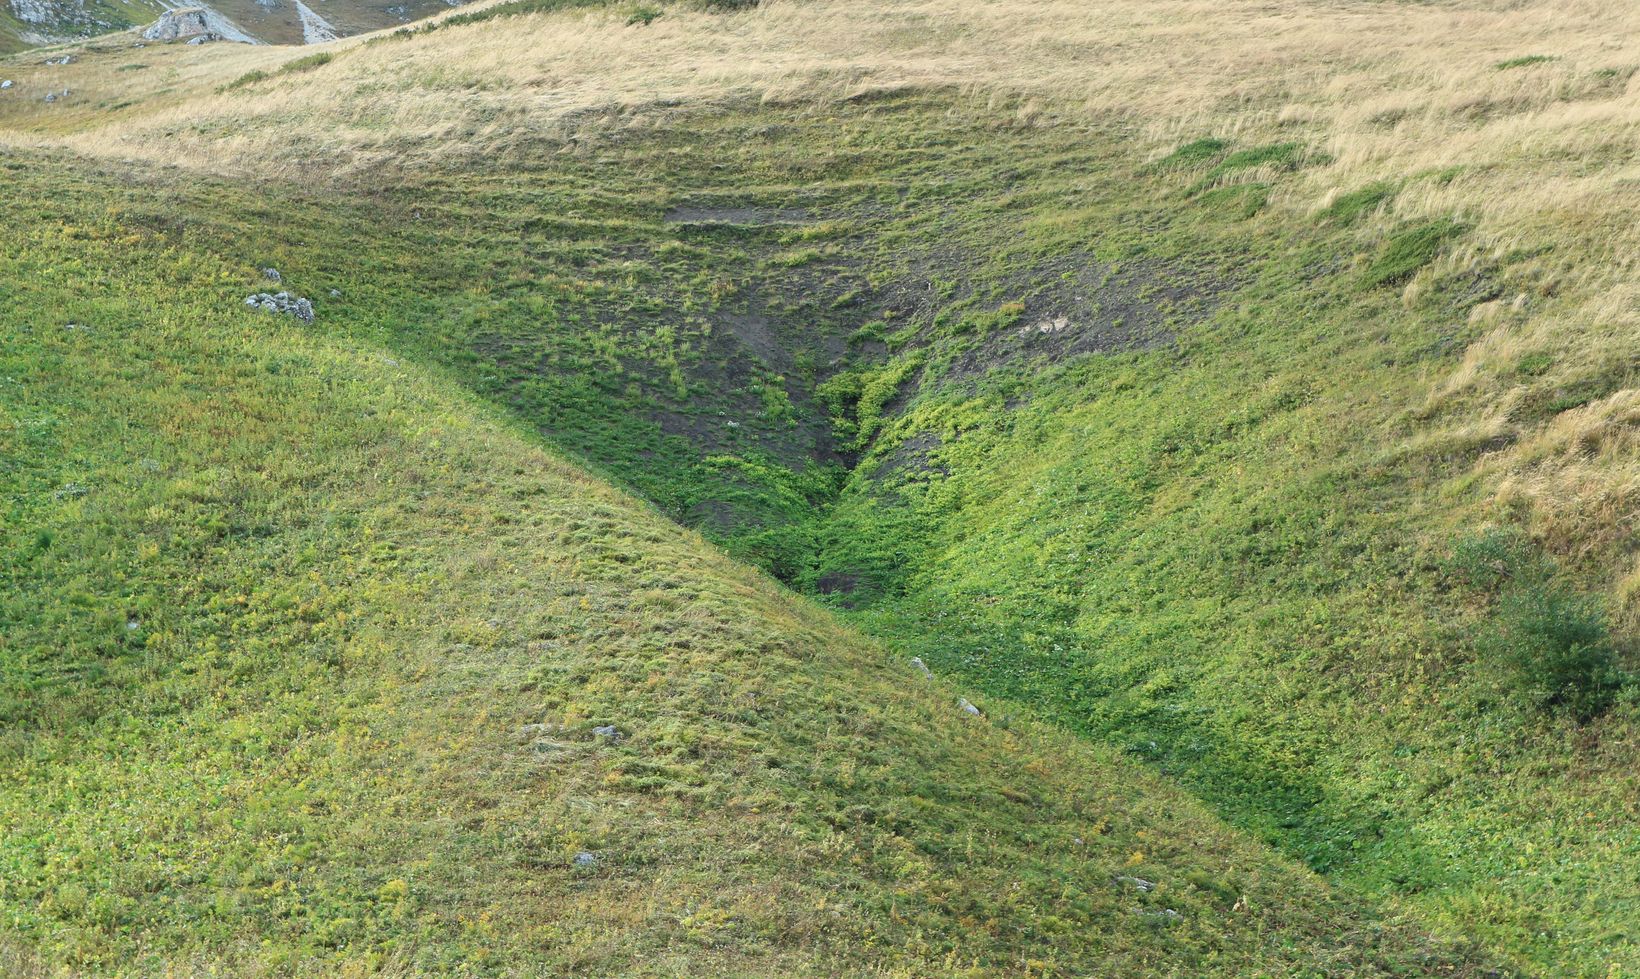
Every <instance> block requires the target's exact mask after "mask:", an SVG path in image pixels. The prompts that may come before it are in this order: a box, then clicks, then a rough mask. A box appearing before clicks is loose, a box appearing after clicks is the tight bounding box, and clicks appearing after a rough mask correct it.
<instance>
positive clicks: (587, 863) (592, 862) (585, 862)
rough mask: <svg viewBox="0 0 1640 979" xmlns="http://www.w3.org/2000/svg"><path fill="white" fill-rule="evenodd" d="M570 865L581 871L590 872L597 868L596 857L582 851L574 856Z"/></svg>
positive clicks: (594, 854) (593, 854)
mask: <svg viewBox="0 0 1640 979" xmlns="http://www.w3.org/2000/svg"><path fill="white" fill-rule="evenodd" d="M571 863H573V864H574V865H575V866H576V867H579V868H580V869H582V870H591V869H592V868H593V867H596V866H598V855H597V854H596V853H588V852H587V851H585V850H582V851H581V852H580V853H577V854H576V855H575V859H574V860H572V861H571Z"/></svg>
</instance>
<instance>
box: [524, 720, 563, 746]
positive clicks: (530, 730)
mask: <svg viewBox="0 0 1640 979" xmlns="http://www.w3.org/2000/svg"><path fill="white" fill-rule="evenodd" d="M556 730H557V728H555V727H553V726H552V725H551V724H526V725H524V726H523V727H521V728H519V729H518V730H517V731H516V732H514V734H513V737H514V738H515V739H516V740H517V741H518V743H519V744H528V743H529V742H531V741H534V740H535V739H536V738H544V737H546V736H547V735H549V734H551V733H553V732H554V731H556Z"/></svg>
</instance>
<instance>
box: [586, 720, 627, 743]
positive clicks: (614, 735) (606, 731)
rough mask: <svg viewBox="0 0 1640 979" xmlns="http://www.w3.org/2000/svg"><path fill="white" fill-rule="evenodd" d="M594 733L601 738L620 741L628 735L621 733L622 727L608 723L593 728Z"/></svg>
mask: <svg viewBox="0 0 1640 979" xmlns="http://www.w3.org/2000/svg"><path fill="white" fill-rule="evenodd" d="M592 733H593V734H596V735H597V736H598V737H600V738H608V739H609V740H611V741H619V740H621V739H622V738H624V737H625V736H626V735H624V734H622V733H621V729H620V728H618V727H616V726H615V725H613V724H606V725H604V726H603V727H595V728H593V729H592Z"/></svg>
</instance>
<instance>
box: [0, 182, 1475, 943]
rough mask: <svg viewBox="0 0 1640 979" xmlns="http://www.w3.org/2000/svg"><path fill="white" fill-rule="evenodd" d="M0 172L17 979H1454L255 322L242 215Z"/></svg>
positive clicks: (612, 503)
mask: <svg viewBox="0 0 1640 979" xmlns="http://www.w3.org/2000/svg"><path fill="white" fill-rule="evenodd" d="M3 167H4V169H3V170H0V183H3V185H4V188H5V190H6V193H7V199H8V201H11V202H13V203H12V205H11V206H8V207H7V208H6V210H5V212H4V214H3V216H0V221H3V222H4V229H3V230H4V234H5V239H6V241H7V242H8V248H7V250H6V252H5V253H4V256H3V258H0V336H3V337H4V342H3V344H0V413H3V414H0V418H3V423H0V487H3V496H0V499H3V505H4V511H3V512H4V515H5V516H4V522H3V524H0V550H3V553H4V554H5V561H4V568H5V572H4V579H3V581H4V587H3V588H0V626H3V628H0V637H3V638H0V719H3V724H0V758H3V759H4V764H3V765H0V929H3V934H4V936H5V937H4V947H5V948H6V949H7V951H5V952H0V965H3V966H4V967H5V971H6V972H7V974H10V975H25V976H26V975H31V974H36V973H38V974H42V975H57V974H62V973H65V972H66V973H67V974H86V975H160V974H177V973H178V972H185V973H186V972H196V971H198V972H203V971H208V970H219V971H220V970H226V971H227V972H230V973H232V974H234V975H351V974H361V975H362V974H378V973H385V974H389V975H410V974H426V975H451V974H468V975H539V974H563V973H567V972H582V973H591V974H616V973H619V974H667V975H676V974H729V975H751V974H787V975H789V974H820V973H825V974H847V973H869V974H888V975H929V974H963V973H965V972H971V973H973V974H1018V975H1088V974H1101V975H1134V974H1178V975H1201V974H1215V975H1224V974H1238V973H1239V974H1284V975H1286V974H1293V975H1298V974H1315V975H1322V974H1325V975H1343V974H1382V973H1390V972H1401V973H1408V972H1423V971H1428V970H1439V971H1441V972H1442V973H1443V974H1465V973H1468V972H1472V971H1474V970H1475V969H1476V966H1475V965H1474V964H1473V963H1472V962H1471V961H1470V960H1469V959H1467V958H1466V957H1465V956H1463V955H1462V954H1456V953H1454V952H1452V951H1451V950H1450V949H1447V948H1445V947H1444V946H1442V945H1440V944H1438V943H1432V942H1430V941H1429V940H1427V939H1425V938H1422V937H1420V935H1419V934H1418V933H1416V932H1415V931H1411V930H1408V929H1407V928H1406V927H1404V926H1401V925H1386V924H1383V923H1380V922H1378V921H1376V920H1375V918H1374V917H1373V915H1372V914H1371V913H1369V912H1367V911H1366V910H1364V909H1363V908H1362V907H1360V906H1359V905H1357V904H1354V903H1352V902H1350V901H1347V900H1343V899H1340V898H1338V897H1335V896H1333V895H1332V894H1331V893H1330V891H1329V890H1328V888H1327V887H1326V886H1325V885H1323V884H1322V883H1321V882H1320V881H1319V880H1318V879H1317V878H1315V877H1314V876H1313V875H1311V874H1309V873H1308V872H1307V871H1305V870H1302V869H1300V868H1298V867H1296V866H1295V865H1293V864H1291V863H1288V862H1286V861H1284V860H1282V859H1280V858H1276V857H1273V856H1271V855H1270V853H1269V851H1267V850H1265V849H1263V848H1261V847H1259V846H1258V845H1255V844H1252V843H1250V842H1248V841H1247V840H1246V839H1244V838H1241V837H1239V836H1237V835H1236V834H1235V833H1233V832H1231V831H1229V830H1227V829H1226V828H1225V827H1224V825H1223V824H1222V823H1221V822H1219V821H1217V820H1216V819H1214V818H1213V817H1211V816H1210V815H1209V814H1207V813H1206V812H1205V811H1204V810H1203V809H1202V808H1201V807H1200V806H1199V805H1197V804H1196V803H1194V802H1193V801H1191V800H1190V799H1189V798H1187V797H1186V796H1184V795H1183V794H1182V793H1180V792H1178V791H1177V790H1174V789H1172V788H1169V787H1167V786H1166V785H1165V784H1164V783H1162V782H1161V781H1160V780H1158V779H1157V778H1156V777H1155V776H1153V775H1151V774H1149V773H1146V772H1144V771H1143V770H1142V769H1141V768H1140V767H1138V766H1135V765H1133V764H1131V763H1128V762H1125V761H1119V760H1116V759H1114V758H1112V757H1111V755H1110V753H1109V752H1106V751H1104V750H1102V749H1098V748H1095V747H1091V746H1089V745H1088V744H1086V743H1083V742H1080V741H1077V740H1076V739H1074V738H1071V737H1069V736H1067V735H1064V734H1058V733H1054V732H1052V731H1050V730H1048V729H1046V728H1044V727H1042V726H1039V725H1037V724H1035V723H1029V722H1026V721H1023V720H1012V721H1010V720H1009V719H1008V718H1007V717H1006V716H1004V707H1003V705H1000V704H999V705H997V706H996V707H995V708H993V709H992V711H991V713H990V714H989V715H988V716H986V717H983V718H976V717H971V716H969V715H968V714H966V713H964V712H963V711H961V710H960V709H959V708H958V706H957V703H956V692H955V691H954V690H953V689H952V688H950V687H948V686H945V685H944V684H942V683H937V682H930V681H926V680H924V679H922V678H921V677H920V676H919V675H918V674H917V673H916V672H915V671H913V670H911V669H910V668H908V667H907V666H906V665H905V663H904V662H903V661H901V660H898V659H894V658H890V657H887V656H885V655H884V653H883V652H882V651H881V650H880V649H879V648H878V647H876V646H874V645H872V644H871V643H869V642H867V641H866V640H863V639H861V638H859V637H858V636H856V635H854V634H852V633H850V632H848V631H847V630H845V629H843V628H841V627H840V626H839V625H838V624H837V623H836V622H835V621H834V620H833V619H832V618H831V617H830V616H829V615H828V614H826V613H824V612H822V611H819V610H816V609H815V608H814V607H813V606H812V605H810V604H808V603H806V602H804V601H802V600H800V599H799V598H797V597H795V596H794V595H792V594H791V593H790V592H788V591H785V590H783V589H782V588H780V587H779V586H777V585H776V584H774V583H773V582H771V581H769V580H768V579H766V578H764V577H762V576H760V575H759V574H757V573H755V572H753V571H751V570H748V569H747V568H745V567H744V566H742V565H739V564H736V563H733V562H732V561H730V560H729V559H727V558H725V557H724V556H722V555H721V554H720V553H718V552H716V551H714V550H713V549H712V548H711V547H709V546H707V545H706V544H705V543H704V542H703V541H702V540H701V539H700V538H698V537H697V536H695V535H694V534H692V533H690V532H688V531H685V530H682V529H680V528H679V527H677V526H676V525H675V524H673V523H671V522H669V521H668V520H666V519H664V518H663V517H662V516H661V515H660V514H658V513H657V512H656V511H655V510H654V509H652V508H651V507H649V506H647V505H645V504H643V503H640V502H639V501H637V500H636V499H634V498H632V497H630V496H628V495H625V494H623V493H622V492H619V491H617V490H614V489H612V488H611V487H610V486H609V485H607V484H605V483H603V482H600V481H598V480H595V479H592V478H590V477H588V476H587V475H586V474H585V473H583V472H582V471H580V470H577V469H575V468H573V467H571V466H568V465H566V464H565V463H564V462H562V461H561V460H560V459H558V458H556V457H555V456H553V455H551V454H549V453H547V452H545V451H543V450H542V449H541V448H539V447H537V446H536V445H535V444H534V441H533V436H532V435H531V434H530V433H528V432H527V431H525V430H523V429H521V428H520V427H518V426H516V425H514V424H511V423H509V422H507V421H506V420H505V419H504V418H501V417H499V416H498V415H497V414H496V413H495V412H494V411H493V410H491V409H489V408H487V407H486V406H485V405H484V404H483V403H482V402H481V401H479V400H477V399H475V398H473V397H471V396H468V395H464V394H461V393H459V391H458V389H457V388H456V387H455V386H453V385H452V384H451V383H450V381H451V378H450V377H449V376H447V375H446V373H445V372H444V371H443V370H441V369H438V368H429V367H428V366H426V365H424V364H422V363H419V362H417V361H414V360H408V359H401V356H402V355H397V354H396V352H393V351H389V350H385V349H383V348H382V347H381V346H380V345H379V344H377V343H376V342H374V341H373V340H371V339H370V337H369V333H370V330H369V323H368V321H364V322H361V323H360V324H358V325H359V326H360V327H361V330H360V332H359V333H357V334H356V333H353V332H352V331H351V330H350V329H349V324H350V322H351V319H350V316H349V315H348V314H347V313H346V312H345V311H344V309H345V308H344V307H341V306H339V305H338V306H333V307H329V308H326V309H325V316H326V319H325V321H324V322H323V323H322V325H321V326H320V327H319V328H308V327H304V326H302V325H301V324H299V323H297V322H296V321H295V320H291V319H286V318H279V317H273V316H269V315H265V314H260V313H256V312H252V311H249V310H247V309H245V308H244V307H243V305H242V304H241V302H240V300H241V298H242V297H243V295H244V294H246V293H247V292H249V291H251V290H253V289H255V288H257V287H258V285H259V281H258V273H257V271H256V261H257V260H260V259H261V258H262V256H258V257H257V260H247V258H246V257H239V256H237V255H231V254H228V253H225V252H222V251H218V250H216V249H214V248H210V247H205V245H206V243H207V242H208V240H209V232H208V231H207V232H206V233H205V234H196V230H197V228H200V227H205V228H208V223H207V218H206V216H205V214H204V212H200V215H199V216H200V219H201V220H200V222H199V224H198V225H195V224H194V223H193V221H192V220H191V219H190V216H189V215H188V213H187V212H186V211H185V210H183V209H182V207H181V204H182V202H183V201H185V200H186V199H187V197H188V195H206V196H214V198H215V200H216V201H217V202H218V203H219V204H220V203H224V202H228V201H232V200H234V199H235V198H234V197H233V196H232V195H233V194H234V193H241V192H239V191H234V190H233V189H231V188H213V187H210V186H202V185H201V184H199V183H197V182H189V183H186V184H182V185H179V186H178V187H177V188H176V189H175V191H176V194H177V197H176V198H174V199H171V200H166V199H164V196H163V195H164V194H165V193H166V190H165V189H164V188H163V187H158V186H140V185H135V186H134V185H133V184H132V183H131V182H130V181H129V180H127V179H124V178H122V177H120V176H118V175H107V174H103V175H97V176H94V177H93V176H89V175H87V176H81V175H80V173H81V171H79V170H78V168H77V165H76V164H74V163H73V162H72V161H70V160H67V159H64V158H32V157H31V158H14V159H9V160H7V161H5V163H4V164H3ZM48 184H49V187H50V191H51V192H50V193H49V194H48V193H45V192H44V191H45V189H46V187H47V185H48ZM279 213H283V214H285V215H287V216H290V215H292V214H293V213H299V212H293V211H291V210H282V211H280V212H279ZM252 214H253V212H252V209H251V208H249V207H247V208H245V210H243V211H241V212H240V213H239V215H238V217H240V218H245V217H248V216H252ZM378 259H379V260H380V261H382V262H384V263H388V264H391V262H392V261H393V257H392V256H391V255H386V254H383V255H379V256H378ZM323 306H324V304H323V303H322V307H323ZM986 706H987V707H990V706H991V705H986ZM526 725H543V726H541V727H536V728H529V727H526ZM604 725H614V726H615V727H616V728H618V729H619V732H620V737H618V738H608V737H602V736H599V735H597V734H596V733H595V731H594V729H595V728H597V727H600V726H604ZM582 853H589V854H592V855H593V859H592V861H591V862H590V863H582V864H578V863H577V859H576V858H577V856H578V855H579V854H582ZM1130 878H1139V879H1144V880H1146V881H1151V882H1154V883H1155V887H1154V889H1152V890H1145V889H1141V888H1140V887H1139V886H1138V885H1137V884H1136V883H1135V882H1134V880H1133V879H1130Z"/></svg>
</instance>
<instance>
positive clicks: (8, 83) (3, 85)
mask: <svg viewBox="0 0 1640 979" xmlns="http://www.w3.org/2000/svg"><path fill="white" fill-rule="evenodd" d="M10 87H11V79H9V78H8V79H6V80H5V81H3V82H0V89H5V88H10Z"/></svg>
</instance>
